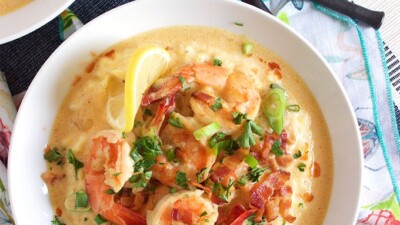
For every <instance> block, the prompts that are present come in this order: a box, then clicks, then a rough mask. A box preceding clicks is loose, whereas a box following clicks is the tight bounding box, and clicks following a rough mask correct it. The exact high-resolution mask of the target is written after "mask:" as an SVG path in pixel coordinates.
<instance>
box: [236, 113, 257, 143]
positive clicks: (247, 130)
mask: <svg viewBox="0 0 400 225" xmlns="http://www.w3.org/2000/svg"><path fill="white" fill-rule="evenodd" d="M253 133H255V134H257V135H259V136H261V135H262V129H261V128H260V127H259V126H258V125H257V124H256V123H255V122H254V121H252V120H247V123H246V125H245V126H244V131H243V133H242V134H241V135H240V136H239V137H238V139H237V142H238V144H239V146H240V147H242V148H250V145H255V144H256V141H255V140H254V137H253Z"/></svg>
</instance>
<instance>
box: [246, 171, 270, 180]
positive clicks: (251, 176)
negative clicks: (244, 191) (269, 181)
mask: <svg viewBox="0 0 400 225" xmlns="http://www.w3.org/2000/svg"><path fill="white" fill-rule="evenodd" d="M265 170H266V168H259V167H257V168H250V173H249V174H247V177H248V178H249V180H250V181H251V182H258V181H259V179H260V177H261V175H262V174H263V173H264V171H265Z"/></svg>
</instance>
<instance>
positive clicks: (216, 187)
mask: <svg viewBox="0 0 400 225" xmlns="http://www.w3.org/2000/svg"><path fill="white" fill-rule="evenodd" d="M234 183H235V182H234V181H233V180H229V183H228V186H227V187H225V186H223V185H222V184H219V183H214V184H213V188H212V192H213V193H215V194H216V195H217V197H218V198H220V199H222V200H224V201H226V202H227V201H228V198H229V195H230V194H231V193H230V191H229V190H230V189H231V187H232V186H233V185H234Z"/></svg>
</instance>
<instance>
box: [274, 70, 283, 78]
mask: <svg viewBox="0 0 400 225" xmlns="http://www.w3.org/2000/svg"><path fill="white" fill-rule="evenodd" d="M274 75H275V76H276V77H277V78H278V79H282V77H283V76H282V73H281V71H280V70H274Z"/></svg>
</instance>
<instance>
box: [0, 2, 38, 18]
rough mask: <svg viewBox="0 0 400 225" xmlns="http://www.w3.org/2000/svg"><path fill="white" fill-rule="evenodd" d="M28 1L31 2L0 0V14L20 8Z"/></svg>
mask: <svg viewBox="0 0 400 225" xmlns="http://www.w3.org/2000/svg"><path fill="white" fill-rule="evenodd" d="M30 2H32V0H0V16H3V15H6V14H8V13H11V12H13V11H15V10H17V9H19V8H22V7H23V6H24V5H26V4H28V3H30Z"/></svg>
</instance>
